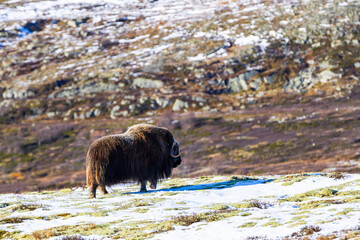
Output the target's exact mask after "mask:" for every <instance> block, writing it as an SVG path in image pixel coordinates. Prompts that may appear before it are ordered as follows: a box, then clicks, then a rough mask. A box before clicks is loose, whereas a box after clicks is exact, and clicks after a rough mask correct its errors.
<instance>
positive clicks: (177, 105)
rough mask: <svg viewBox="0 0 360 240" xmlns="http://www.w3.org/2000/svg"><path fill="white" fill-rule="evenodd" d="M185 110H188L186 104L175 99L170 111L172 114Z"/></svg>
mask: <svg viewBox="0 0 360 240" xmlns="http://www.w3.org/2000/svg"><path fill="white" fill-rule="evenodd" d="M187 108H189V104H188V102H185V101H182V100H180V99H176V100H175V103H174V105H173V107H172V110H173V111H174V112H177V111H180V110H181V109H187Z"/></svg>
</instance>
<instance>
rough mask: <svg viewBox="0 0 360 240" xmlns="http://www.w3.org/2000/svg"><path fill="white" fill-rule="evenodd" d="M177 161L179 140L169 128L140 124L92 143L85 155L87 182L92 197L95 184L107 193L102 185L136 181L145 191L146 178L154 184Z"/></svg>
mask: <svg viewBox="0 0 360 240" xmlns="http://www.w3.org/2000/svg"><path fill="white" fill-rule="evenodd" d="M174 146H176V147H177V150H174V149H175V147H174ZM180 163H181V157H180V151H179V150H178V143H177V142H176V141H175V139H174V138H173V136H172V134H171V133H170V131H169V130H167V129H166V128H161V127H156V126H152V125H147V124H139V125H134V126H132V127H130V128H129V129H128V130H127V131H126V132H125V133H124V134H117V135H110V136H106V137H102V138H100V139H97V140H95V141H94V142H93V143H92V144H91V146H90V148H89V150H88V153H87V156H86V181H87V184H88V185H89V186H91V193H90V195H91V196H92V197H95V191H96V188H97V186H100V189H101V190H102V191H103V192H104V193H106V188H105V186H109V185H112V184H116V183H120V182H126V181H137V182H139V183H141V185H142V186H141V190H145V191H146V181H150V182H151V186H152V187H154V186H155V187H156V183H157V181H158V179H160V178H166V177H169V176H170V175H171V172H172V168H174V167H176V166H178V165H179V164H180Z"/></svg>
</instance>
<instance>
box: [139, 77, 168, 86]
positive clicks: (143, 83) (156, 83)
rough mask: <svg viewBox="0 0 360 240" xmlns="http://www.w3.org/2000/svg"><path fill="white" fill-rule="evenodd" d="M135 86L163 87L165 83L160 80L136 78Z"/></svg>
mask: <svg viewBox="0 0 360 240" xmlns="http://www.w3.org/2000/svg"><path fill="white" fill-rule="evenodd" d="M133 86H135V87H139V88H162V87H163V86H164V83H163V82H162V81H160V80H152V79H146V78H136V79H134V82H133Z"/></svg>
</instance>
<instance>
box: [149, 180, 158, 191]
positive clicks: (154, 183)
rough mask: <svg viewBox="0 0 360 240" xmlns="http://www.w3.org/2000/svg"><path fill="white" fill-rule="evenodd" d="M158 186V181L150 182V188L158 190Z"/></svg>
mask: <svg viewBox="0 0 360 240" xmlns="http://www.w3.org/2000/svg"><path fill="white" fill-rule="evenodd" d="M156 185H157V181H156V180H151V181H150V188H151V189H156Z"/></svg>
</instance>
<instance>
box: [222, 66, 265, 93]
mask: <svg viewBox="0 0 360 240" xmlns="http://www.w3.org/2000/svg"><path fill="white" fill-rule="evenodd" d="M257 75H259V72H258V71H256V70H251V71H248V72H245V73H243V74H240V75H238V76H236V77H234V78H230V79H229V83H228V89H229V91H230V92H232V93H236V92H239V91H240V90H248V89H249V85H248V81H249V80H251V79H252V78H254V77H255V76H257ZM253 85H254V86H253V87H256V88H258V87H259V86H257V85H256V84H253Z"/></svg>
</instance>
